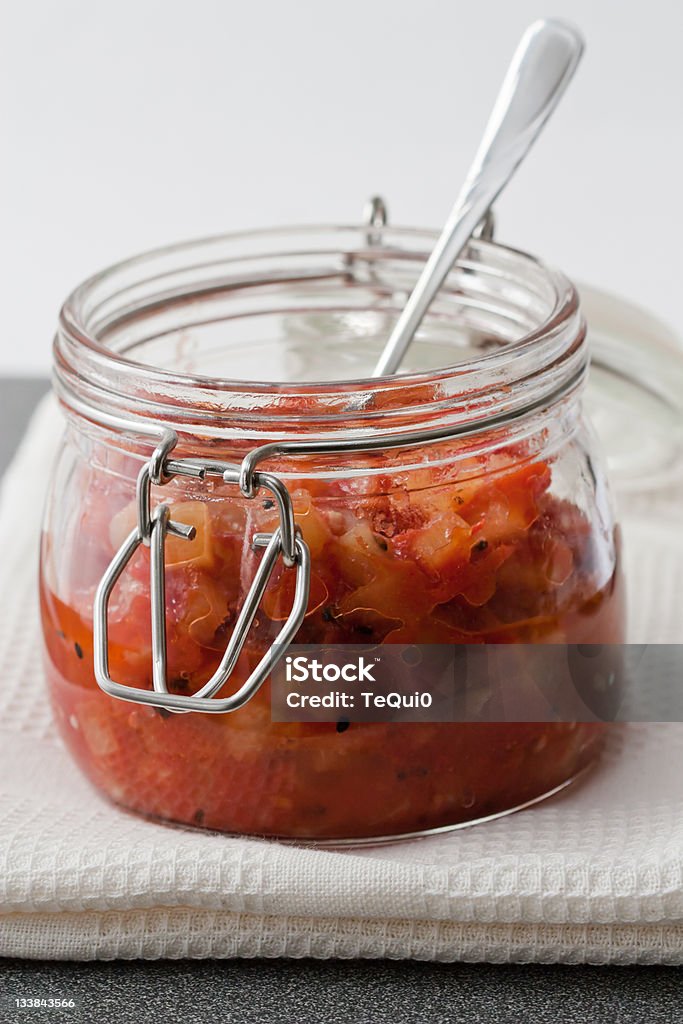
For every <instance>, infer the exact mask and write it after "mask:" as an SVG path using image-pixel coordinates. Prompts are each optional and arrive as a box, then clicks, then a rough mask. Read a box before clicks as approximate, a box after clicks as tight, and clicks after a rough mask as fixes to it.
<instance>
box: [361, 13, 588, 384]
mask: <svg viewBox="0 0 683 1024" xmlns="http://www.w3.org/2000/svg"><path fill="white" fill-rule="evenodd" d="M582 53H583V39H582V38H581V36H580V35H579V33H578V32H577V31H576V29H574V28H572V27H571V26H570V25H566V24H565V23H564V22H561V21H555V20H554V19H543V20H541V21H535V22H534V23H533V24H532V25H530V26H529V28H528V29H527V30H526V32H525V33H524V35H523V36H522V39H521V41H520V44H519V46H518V47H517V50H516V52H515V55H514V57H513V58H512V63H511V64H510V67H509V68H508V72H507V74H506V76H505V80H504V81H503V85H502V87H501V90H500V92H499V93H498V98H497V100H496V103H495V106H494V108H493V111H492V113H491V117H490V118H489V122H488V124H487V126H486V130H485V132H484V136H483V138H482V141H481V143H480V145H479V149H478V151H477V155H476V156H475V158H474V162H473V164H472V166H471V168H470V170H469V173H468V175H467V178H466V180H465V184H464V185H463V187H462V190H461V192H460V195H459V196H458V198H457V200H456V203H455V206H454V207H453V209H452V211H451V214H450V216H449V218H448V220H447V222H446V226H445V227H444V229H443V231H442V233H441V236H440V238H439V240H438V242H437V243H436V246H435V248H434V250H433V252H432V254H431V256H430V257H429V259H428V260H427V263H426V264H425V267H424V270H423V271H422V273H421V274H420V278H419V280H418V282H417V284H416V285H415V288H414V289H413V291H412V293H411V295H410V298H409V299H408V302H407V303H406V306H405V308H404V310H403V312H402V313H401V315H400V317H399V318H398V320H397V322H396V326H395V327H394V329H393V331H392V332H391V336H390V338H389V340H388V341H387V343H386V346H385V347H384V350H383V352H382V355H381V356H380V358H379V361H378V363H377V365H376V366H375V369H374V371H373V377H383V376H385V375H388V374H391V373H396V371H397V370H398V368H399V366H400V365H401V360H402V359H403V356H404V355H405V352H406V349H407V348H408V346H409V345H410V343H411V341H412V340H413V336H414V335H415V332H416V330H417V329H418V327H419V326H420V324H421V323H422V318H423V317H424V315H425V313H426V312H427V310H428V309H429V306H430V305H431V303H432V301H433V299H434V297H435V295H436V293H437V292H438V291H439V288H440V287H441V285H442V284H443V282H444V280H445V278H446V276H447V274H448V272H449V271H450V269H451V267H452V266H453V264H454V263H455V261H456V259H457V258H458V256H459V255H460V253H461V252H462V250H463V249H464V248H465V246H466V245H467V243H468V242H469V240H470V237H471V235H472V232H473V231H474V229H475V228H476V226H477V225H478V224H479V222H480V220H481V219H482V217H483V216H484V215H485V214H486V212H487V210H488V209H489V207H490V206H491V204H492V203H493V201H494V199H495V198H496V197H497V196H498V194H499V193H500V191H501V190H502V189H503V187H504V186H505V185H506V184H507V183H508V181H509V180H510V178H511V177H512V175H513V174H514V172H515V170H516V169H517V167H518V166H519V164H520V163H521V162H522V160H523V159H524V157H525V156H526V154H527V152H528V151H529V149H530V148H531V145H532V143H533V142H534V140H535V139H536V137H537V136H538V135H539V133H540V131H541V128H542V127H543V125H544V124H545V122H546V121H547V120H548V117H549V116H550V114H551V113H552V112H553V110H554V109H555V107H556V106H557V103H558V101H559V99H560V97H561V96H562V94H563V92H564V90H565V88H566V86H567V85H568V84H569V82H570V80H571V78H572V76H573V74H574V71H575V70H576V66H577V64H578V63H579V60H580V58H581V54H582Z"/></svg>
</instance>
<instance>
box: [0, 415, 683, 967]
mask: <svg viewBox="0 0 683 1024" xmlns="http://www.w3.org/2000/svg"><path fill="white" fill-rule="evenodd" d="M57 416H58V414H57V412H56V410H55V408H54V406H53V404H52V403H51V402H46V403H44V404H43V406H42V407H41V408H40V409H39V411H38V413H37V414H36V417H35V418H34V421H33V423H32V425H31V427H30V429H29V432H28V434H27V436H26V438H25V439H24V442H23V444H22V446H21V449H20V451H19V453H18V454H17V456H16V459H15V461H14V463H13V465H12V467H11V468H10V470H9V471H8V473H7V475H6V478H5V480H4V484H3V490H2V498H1V501H0V538H1V540H2V552H3V554H2V560H1V562H0V679H1V683H0V955H4V956H20V957H40V958H64V959H67V958H76V959H93V958H113V957H149V958H152V957H232V956H289V957H299V956H314V957H398V958H401V957H413V958H416V959H423V960H457V959H462V960H489V961H565V962H591V963H605V962H614V963H667V964H674V963H682V962H683V725H679V724H666V725H657V724H655V725H632V726H628V727H625V729H624V731H623V733H622V735H621V737H620V738H619V739H615V740H614V741H613V742H612V743H611V746H610V747H609V749H608V751H607V754H606V756H605V757H604V759H603V761H602V763H601V764H600V766H599V767H598V768H597V769H596V770H595V771H594V772H592V773H591V774H590V775H589V776H588V777H587V778H586V779H585V780H584V781H583V782H581V783H579V784H577V785H576V786H574V787H572V788H570V789H569V790H567V791H565V792H564V793H563V794H562V795H560V796H557V797H555V798H553V799H552V800H549V801H547V802H546V803H544V804H541V805H539V806H537V807H535V808H533V809H531V810H528V811H524V812H520V813H517V814H514V815H511V816H509V817H507V818H502V819H499V820H497V821H493V822H490V823H489V824H485V825H478V826H476V827H474V828H470V829H464V830H461V831H458V832H454V833H451V834H449V835H444V836H438V837H434V838H429V839H422V840H418V841H414V842H409V843H402V844H400V843H399V844H394V845H389V846H382V847H375V848H373V849H359V850H351V851H346V852H333V851H329V850H327V851H326V850H314V849H310V848H307V849H299V848H295V847H293V846H287V845H282V844H278V843H268V842H265V841H257V840H250V839H236V838H227V837H224V836H219V835H203V834H201V833H198V832H185V831H182V830H180V829H174V828H167V827H164V826H162V825H156V824H151V823H150V822H146V821H143V820H141V819H139V818H136V817H134V816H132V815H127V814H125V813H123V812H121V811H119V810H117V809H115V808H114V807H113V806H111V805H110V804H109V803H107V802H106V801H105V800H104V799H103V798H101V797H100V796H99V795H98V794H97V793H96V792H95V791H94V790H93V789H92V788H91V787H90V786H89V784H88V783H87V782H86V781H85V780H84V779H83V778H82V777H81V775H80V774H79V772H78V770H77V769H76V768H75V766H74V765H73V764H72V762H71V760H70V758H69V756H68V755H67V754H66V752H65V751H64V749H63V748H62V746H61V744H60V742H59V740H58V738H57V735H56V731H55V729H54V726H53V724H52V720H51V715H50V710H49V706H48V703H47V699H46V693H45V688H44V683H43V678H42V672H41V662H40V638H39V626H38V614H37V601H36V562H37V543H38V532H39V520H40V511H41V505H42V497H43V489H44V480H45V473H46V470H47V469H48V467H49V465H50V460H51V458H52V453H53V451H54V448H55V444H56V438H57V435H58V433H59V428H58V426H57ZM680 498H681V493H680V492H679V494H678V500H680ZM648 502H649V503H645V502H644V501H643V502H639V501H638V500H635V499H631V500H630V504H629V508H628V509H625V510H624V511H625V512H626V513H627V515H626V530H625V536H626V553H627V563H628V566H627V568H628V571H629V576H630V590H631V609H632V626H631V638H632V639H633V640H634V641H641V642H654V641H659V642H663V641H680V640H681V633H683V629H682V628H681V618H682V613H681V596H682V592H683V584H682V583H681V580H682V579H683V542H682V540H681V530H680V511H679V509H680V506H679V505H678V504H677V502H676V501H674V500H672V499H668V500H665V499H664V498H661V497H660V498H657V499H656V503H655V504H656V509H657V512H656V522H653V521H652V520H651V519H646V518H645V510H646V509H647V508H651V507H652V505H651V499H648Z"/></svg>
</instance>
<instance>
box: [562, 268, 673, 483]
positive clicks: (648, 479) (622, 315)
mask: <svg viewBox="0 0 683 1024" xmlns="http://www.w3.org/2000/svg"><path fill="white" fill-rule="evenodd" d="M577 287H578V290H579V293H580V295H581V304H582V307H583V312H584V314H585V317H586V320H587V323H588V337H589V343H590V347H591V370H590V374H589V378H588V388H587V396H586V399H587V409H588V413H589V415H590V418H591V420H592V422H593V425H594V427H595V428H596V430H597V433H598V435H599V437H600V439H601V441H602V445H603V448H604V451H605V454H606V457H607V462H608V469H609V474H610V479H611V481H612V484H613V486H614V487H615V488H616V489H618V490H619V491H627V492H632V491H641V490H644V489H652V488H657V487H662V486H663V485H665V484H671V482H672V480H679V481H680V480H681V479H683V343H682V341H681V339H680V338H679V337H678V336H677V335H676V333H675V332H674V331H672V330H671V328H669V327H668V326H667V325H666V324H664V323H662V322H661V321H660V320H657V319H656V318H655V317H653V316H652V315H651V314H649V313H647V312H645V311H644V310H642V309H641V308H639V307H638V306H635V305H633V304H631V303H630V302H627V301H625V300H624V299H622V298H620V297H618V296H615V295H611V294H609V293H607V292H603V291H600V290H598V289H596V288H593V287H590V286H588V285H583V284H580V285H578V286H577Z"/></svg>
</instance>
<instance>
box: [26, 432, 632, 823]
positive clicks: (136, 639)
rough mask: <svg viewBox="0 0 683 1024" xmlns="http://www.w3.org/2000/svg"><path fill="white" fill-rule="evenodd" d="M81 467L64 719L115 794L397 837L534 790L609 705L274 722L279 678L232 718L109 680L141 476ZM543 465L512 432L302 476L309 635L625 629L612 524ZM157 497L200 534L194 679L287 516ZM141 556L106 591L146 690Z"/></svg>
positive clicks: (191, 598)
mask: <svg viewBox="0 0 683 1024" xmlns="http://www.w3.org/2000/svg"><path fill="white" fill-rule="evenodd" d="M88 472H89V475H87V481H86V483H85V484H84V487H85V492H84V498H83V505H82V511H81V514H80V519H79V523H78V549H76V548H75V549H74V558H73V562H74V566H73V568H72V569H71V575H70V582H69V584H68V586H67V587H66V592H65V588H64V587H63V586H60V597H57V596H56V594H55V593H54V592H53V591H52V590H51V589H50V587H49V586H48V584H47V577H44V578H43V581H42V587H41V598H42V600H41V607H42V616H43V626H44V635H45V649H46V665H47V675H48V680H49V686H50V692H51V697H52V702H53V705H54V708H55V711H56V715H57V720H58V722H59V725H60V728H61V731H62V735H63V736H64V739H65V740H66V743H67V745H68V746H69V748H70V749H71V751H72V752H73V754H74V755H75V757H76V758H77V760H78V762H79V764H80V765H81V767H82V768H83V770H84V771H85V773H86V774H87V775H88V776H89V777H90V779H91V780H92V781H93V782H94V783H95V785H96V786H98V787H99V788H100V789H101V790H103V791H104V792H105V793H106V794H107V795H108V796H109V797H110V798H111V799H112V800H114V801H115V802H116V803H118V804H120V805H122V806H124V807H126V808H129V809H131V810H134V811H136V812H139V813H141V814H144V815H148V816H151V817H154V818H159V819H163V820H165V821H170V822H177V823H182V824H187V825H197V826H203V827H206V828H211V829H218V830H221V831H226V832H237V833H251V834H261V835H267V836H287V837H299V838H306V839H319V840H326V839H340V838H344V839H353V838H359V839H360V838H364V837H373V836H391V835H400V834H402V833H412V832H421V831H424V830H429V829H435V828H440V827H445V826H449V825H455V824H458V823H461V822H466V821H470V820H475V819H479V818H482V817H485V816H487V815H491V814H495V813H498V812H501V811H504V810H506V809H509V808H513V807H516V806H519V805H521V804H524V803H526V802H528V801H531V800H534V799H536V798H538V797H540V796H541V795H543V794H544V793H547V792H549V791H551V790H553V789H555V788H556V787H558V786H560V785H562V784H563V783H564V782H566V781H567V780H569V779H571V778H572V777H574V776H575V775H576V774H577V773H578V772H580V771H581V770H582V769H583V768H584V767H585V766H586V765H588V764H589V763H590V762H591V761H592V760H593V759H594V758H595V756H596V755H597V753H598V752H599V749H600V746H601V743H602V741H603V738H604V735H605V729H606V726H604V725H602V724H601V723H552V724H548V723H512V724H510V723H508V724H472V723H438V724H435V723H430V724H415V723H413V724H391V723H351V724H350V725H349V724H348V723H346V722H340V723H338V724H336V725H335V724H333V723H320V724H284V723H273V722H272V721H271V716H270V694H269V685H268V684H267V683H266V685H264V687H263V688H262V689H261V691H260V692H259V693H258V694H257V695H256V696H255V697H254V698H253V699H252V700H251V701H249V703H248V704H247V705H245V706H244V707H243V708H241V709H240V710H238V711H236V712H234V713H232V714H226V715H209V714H196V713H192V714H180V715H174V714H170V713H169V712H167V711H165V710H160V709H155V708H152V707H145V706H141V705H135V704H131V703H127V702H124V701H117V700H114V699H112V698H110V697H108V696H106V695H105V694H104V693H102V692H101V691H100V690H99V689H98V687H97V684H96V682H95V679H94V676H93V668H92V662H93V642H92V597H93V592H94V586H95V584H96V582H97V576H98V573H101V571H102V570H103V569H104V567H105V566H106V564H107V563H108V561H109V560H110V559H111V557H112V555H113V553H114V551H115V549H116V547H117V546H118V545H119V544H120V543H121V541H122V539H123V538H124V537H125V536H126V534H127V533H128V532H129V530H130V529H131V528H132V526H133V525H134V522H135V508H134V504H133V503H132V502H131V494H132V485H131V484H130V482H129V481H125V486H124V484H122V483H121V481H120V480H119V481H118V482H113V480H112V479H111V478H110V477H109V476H108V474H106V473H102V472H101V471H100V472H97V473H94V472H92V471H86V474H87V473H88ZM551 480H552V469H551V464H550V463H549V462H547V461H538V460H536V461H527V462H524V461H523V460H522V461H521V462H520V461H519V452H513V451H512V450H510V451H508V452H507V454H501V453H500V452H499V453H497V454H495V455H488V456H486V457H485V459H484V461H482V462H481V465H480V466H479V472H478V474H477V475H474V476H473V475H472V474H471V467H470V475H469V476H468V475H467V474H466V473H464V472H462V471H460V470H459V471H457V472H456V471H455V470H454V469H453V466H451V467H450V468H449V469H448V470H447V471H446V470H435V469H433V468H430V469H427V468H425V469H424V470H420V471H418V472H412V473H411V474H409V475H408V474H406V475H405V476H404V477H397V476H396V475H393V476H392V475H390V474H389V473H388V474H387V475H368V476H367V477H365V478H364V479H362V480H360V481H359V480H358V479H357V478H356V479H353V480H344V479H340V480H336V481H329V480H325V481H311V480H308V481H303V480H302V481H299V482H295V483H290V492H291V494H292V498H293V503H294V509H295V514H296V520H297V523H298V525H299V527H300V528H301V530H302V532H303V535H304V537H305V539H306V541H307V543H308V545H309V547H310V550H311V558H312V579H311V595H310V601H309V606H308V612H307V616H306V619H305V621H304V623H303V625H302V627H301V629H300V631H299V634H298V636H297V638H296V642H298V643H389V644H390V643H406V642H421V643H443V644H446V643H447V644H457V643H558V642H571V643H598V642H599V643H610V642H619V641H621V640H623V633H622V630H623V603H622V586H621V578H620V571H619V566H618V552H617V546H616V544H615V543H614V538H613V537H612V536H608V537H605V536H604V535H601V533H600V529H599V528H598V527H596V526H595V525H594V524H592V523H591V522H590V520H589V517H588V514H587V513H585V512H584V511H582V510H580V509H579V507H578V506H577V505H574V504H573V503H572V502H570V501H568V500H566V499H563V498H560V497H557V496H555V495H554V494H553V493H552V492H551V489H550V485H551ZM176 485H178V486H176ZM174 487H175V490H174ZM180 487H185V491H180ZM232 493H233V494H234V491H233V492H232ZM163 496H164V499H165V500H167V501H169V502H170V503H171V506H172V516H173V518H174V519H176V520H179V521H182V522H185V523H190V524H192V525H194V526H195V527H196V530H197V535H196V538H195V539H194V540H193V541H189V542H188V541H183V540H176V539H174V538H168V541H167V551H166V557H167V567H168V573H167V621H168V665H169V689H170V690H171V691H172V692H176V693H192V692H194V691H195V690H196V689H197V688H198V687H199V686H200V685H201V684H202V683H203V682H204V681H206V679H208V678H209V676H210V675H211V673H212V672H213V671H214V670H215V668H216V666H217V664H218V662H219V660H220V657H221V654H222V652H223V651H224V649H225V645H226V637H227V636H228V635H229V632H230V629H231V628H232V625H233V623H234V621H235V617H236V614H237V612H238V610H239V607H240V604H241V601H242V598H243V595H244V592H245V589H246V587H247V586H248V584H249V581H250V580H251V578H252V576H253V572H254V569H255V566H256V561H257V559H258V557H259V556H258V554H255V553H253V552H252V551H251V549H250V546H249V538H251V536H252V535H253V534H254V533H255V532H257V531H263V530H268V529H272V528H273V527H274V526H275V525H276V523H277V519H276V514H275V510H274V509H273V508H272V502H270V501H269V500H268V499H267V498H263V497H261V496H259V497H257V498H256V499H255V500H253V501H246V500H243V499H239V498H235V497H226V493H225V492H221V494H220V496H218V495H216V494H215V493H212V492H204V493H202V492H200V491H193V492H190V493H188V489H187V484H186V482H185V483H184V484H179V482H178V481H174V482H173V483H172V484H170V485H168V486H167V487H166V488H165V489H164V495H163ZM45 543H46V544H48V543H49V542H48V541H47V540H46V541H45ZM79 551H80V552H81V555H80V560H79V554H78V552H79ZM44 556H45V557H44V559H43V561H44V562H47V561H48V556H49V552H44ZM148 558H149V555H148V551H147V550H146V549H140V550H139V552H138V554H137V555H136V556H135V559H134V561H133V562H132V564H131V566H130V567H129V568H128V570H127V571H126V572H125V573H124V575H123V577H122V578H121V580H120V582H119V583H118V584H117V588H116V590H115V592H114V595H113V597H112V603H111V608H110V668H111V674H112V677H113V678H115V679H116V680H117V681H120V682H122V683H126V684H130V685H131V686H137V687H145V688H148V689H151V687H152V683H151V635H150V625H149V584H148V569H149V562H148ZM79 573H80V576H79ZM293 577H294V571H293V570H289V569H285V568H283V567H282V566H280V568H279V570H278V571H277V572H276V574H275V576H274V578H273V580H272V581H271V584H270V585H269V588H268V590H267V592H266V595H265V597H264V600H263V602H262V606H261V611H260V612H259V615H258V617H257V620H256V622H255V624H254V627H253V629H252V632H251V634H250V637H249V640H248V642H247V645H246V647H245V649H244V651H243V653H242V655H241V657H240V661H239V663H238V666H237V669H236V672H235V675H234V677H233V679H232V680H231V681H230V683H229V684H228V685H229V691H233V690H235V689H237V688H238V686H239V685H241V683H242V682H243V681H244V679H245V678H246V677H247V675H248V673H249V671H250V670H251V669H252V668H253V667H254V666H255V665H256V663H257V661H258V660H259V659H260V658H261V656H262V655H263V653H264V651H265V650H266V649H267V647H268V645H269V644H270V642H271V640H272V638H273V636H274V635H275V633H276V632H277V629H278V626H279V624H280V623H281V622H282V620H283V619H285V618H286V617H287V615H288V613H289V610H290V607H291V595H292V590H293ZM226 692H227V691H226Z"/></svg>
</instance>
